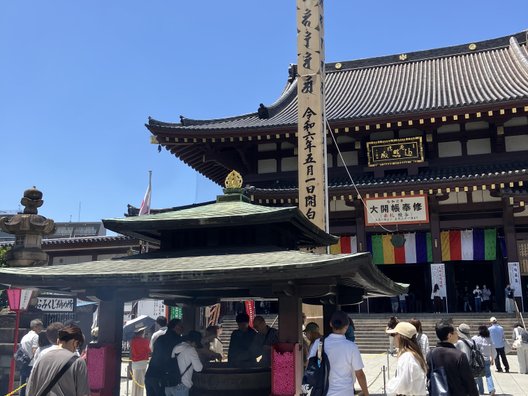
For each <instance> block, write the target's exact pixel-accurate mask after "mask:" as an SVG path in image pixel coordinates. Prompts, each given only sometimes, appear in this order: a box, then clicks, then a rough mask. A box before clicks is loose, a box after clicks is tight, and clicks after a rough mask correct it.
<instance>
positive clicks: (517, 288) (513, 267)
mask: <svg viewBox="0 0 528 396" xmlns="http://www.w3.org/2000/svg"><path fill="white" fill-rule="evenodd" d="M508 275H509V278H510V287H511V288H512V289H513V295H514V296H515V297H522V284H521V269H520V268H519V263H518V262H513V263H508Z"/></svg>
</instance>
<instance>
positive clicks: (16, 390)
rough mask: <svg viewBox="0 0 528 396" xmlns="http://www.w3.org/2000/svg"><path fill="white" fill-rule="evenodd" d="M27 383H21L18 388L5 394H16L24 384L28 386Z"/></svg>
mask: <svg viewBox="0 0 528 396" xmlns="http://www.w3.org/2000/svg"><path fill="white" fill-rule="evenodd" d="M26 385H27V383H25V384H23V385H20V386H19V387H18V388H16V389H15V390H14V391H13V392H9V393H8V394H7V395H5V396H12V395H14V394H15V393H17V392H18V391H19V390H20V389H22V388H23V387H24V386H26Z"/></svg>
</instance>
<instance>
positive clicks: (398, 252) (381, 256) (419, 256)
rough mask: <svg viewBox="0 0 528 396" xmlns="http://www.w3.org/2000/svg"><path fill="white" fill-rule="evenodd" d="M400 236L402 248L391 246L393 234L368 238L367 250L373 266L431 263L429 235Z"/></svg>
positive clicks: (420, 233)
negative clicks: (402, 239)
mask: <svg viewBox="0 0 528 396" xmlns="http://www.w3.org/2000/svg"><path fill="white" fill-rule="evenodd" d="M402 235H403V237H404V238H405V243H404V244H403V245H402V246H394V245H393V243H392V237H393V234H385V235H371V236H370V239H369V242H370V243H369V250H370V251H371V253H372V261H373V262H374V264H417V263H430V262H432V261H433V249H432V243H431V234H430V233H428V232H427V233H426V232H409V233H406V234H402Z"/></svg>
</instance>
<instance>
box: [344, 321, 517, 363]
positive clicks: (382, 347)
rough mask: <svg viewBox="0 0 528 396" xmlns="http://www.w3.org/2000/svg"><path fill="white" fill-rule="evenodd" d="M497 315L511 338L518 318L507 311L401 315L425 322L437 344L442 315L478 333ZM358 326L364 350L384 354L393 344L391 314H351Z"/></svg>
mask: <svg viewBox="0 0 528 396" xmlns="http://www.w3.org/2000/svg"><path fill="white" fill-rule="evenodd" d="M491 316H495V317H496V318H497V320H498V322H499V324H500V325H501V326H502V327H504V332H505V336H506V338H507V339H510V338H511V334H512V332H513V326H514V324H515V323H517V319H516V318H515V315H513V314H506V313H485V314H483V313H480V314H477V313H456V314H431V313H428V314H423V313H422V314H399V315H397V317H398V319H399V320H400V321H407V320H410V319H411V318H414V317H415V318H417V319H419V320H420V321H421V322H422V327H423V331H424V333H425V334H426V335H427V337H428V338H429V345H430V346H434V345H436V343H437V341H438V339H437V338H436V333H435V330H434V326H435V323H436V322H437V321H438V320H440V319H441V318H444V317H445V318H452V319H453V323H454V325H455V326H458V325H459V324H461V323H466V324H467V325H469V326H470V328H471V335H472V336H473V335H477V334H478V327H479V326H480V325H482V324H485V325H489V318H490V317H491ZM350 317H351V318H352V320H353V321H354V327H355V328H356V343H357V345H358V347H359V350H360V351H361V353H383V352H386V351H387V349H388V346H389V340H388V336H387V334H385V328H386V326H387V322H388V320H389V317H390V314H370V315H367V314H363V315H362V314H351V315H350Z"/></svg>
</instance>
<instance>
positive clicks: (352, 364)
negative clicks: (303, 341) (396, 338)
mask: <svg viewBox="0 0 528 396" xmlns="http://www.w3.org/2000/svg"><path fill="white" fill-rule="evenodd" d="M348 326H350V321H349V319H348V315H347V314H346V313H345V312H343V311H336V312H334V314H333V315H332V316H331V318H330V327H331V328H332V333H331V334H330V335H328V337H326V338H325V339H324V340H323V349H324V352H325V353H326V355H327V357H328V362H329V365H330V372H329V375H328V383H329V386H328V392H327V393H326V396H351V395H353V394H354V382H355V381H356V378H357V381H358V384H359V386H360V387H361V391H362V392H363V395H364V396H369V391H368V387H367V378H366V376H365V373H364V372H363V367H364V366H363V360H362V359H361V355H360V353H359V349H358V347H357V345H356V344H355V343H354V342H351V341H349V340H347V339H346V337H345V334H346V331H347V329H348ZM320 342H321V339H318V340H316V341H315V342H314V343H313V345H312V348H311V349H310V356H309V357H312V356H315V355H316V353H317V350H318V348H319V344H320Z"/></svg>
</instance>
